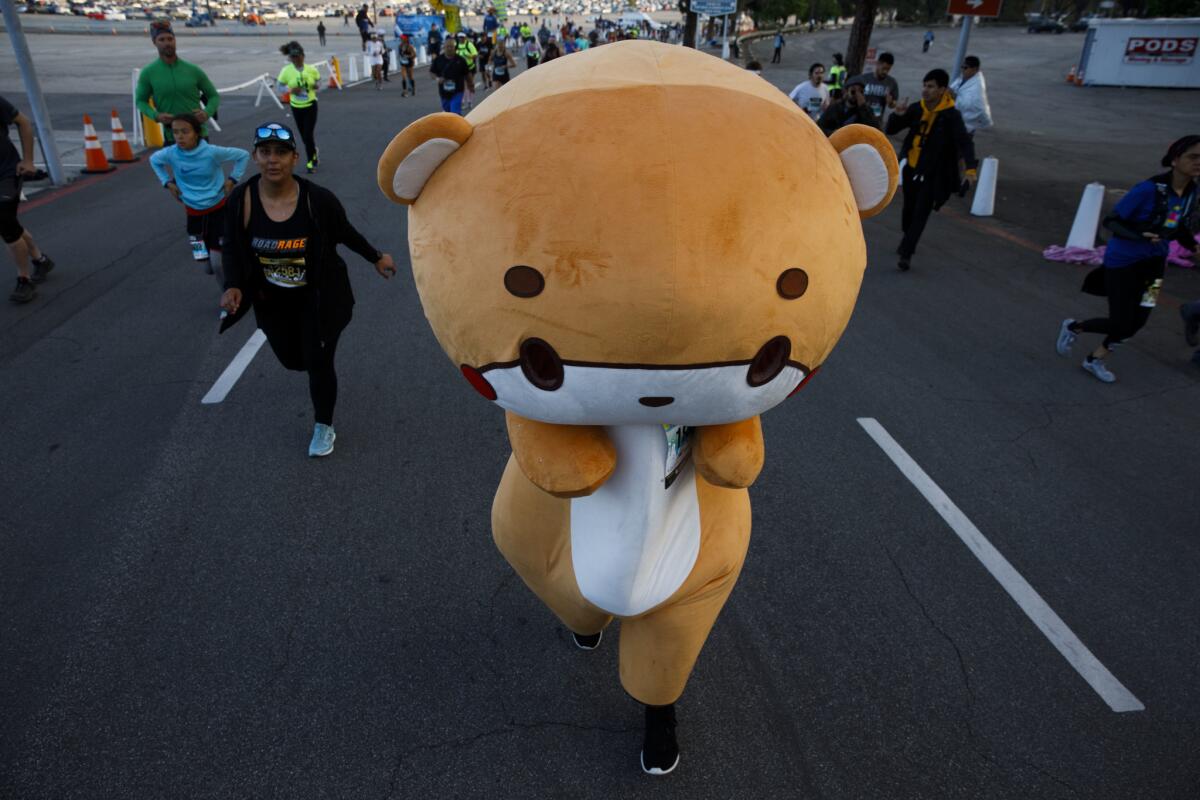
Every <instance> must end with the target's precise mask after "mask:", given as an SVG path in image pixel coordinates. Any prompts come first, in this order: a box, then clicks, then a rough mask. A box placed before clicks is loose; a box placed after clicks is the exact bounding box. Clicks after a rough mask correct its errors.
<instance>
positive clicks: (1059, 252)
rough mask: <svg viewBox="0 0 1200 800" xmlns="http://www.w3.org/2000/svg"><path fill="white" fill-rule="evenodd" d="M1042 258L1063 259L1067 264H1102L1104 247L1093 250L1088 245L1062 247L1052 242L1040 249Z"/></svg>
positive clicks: (1048, 259) (1050, 259)
mask: <svg viewBox="0 0 1200 800" xmlns="http://www.w3.org/2000/svg"><path fill="white" fill-rule="evenodd" d="M1042 258H1044V259H1046V260H1047V261H1065V262H1067V263H1068V264H1103V263H1104V248H1103V247H1097V248H1095V249H1094V250H1093V249H1091V248H1088V247H1062V246H1061V245H1057V244H1052V245H1050V246H1049V247H1047V248H1046V249H1045V250H1043V251H1042Z"/></svg>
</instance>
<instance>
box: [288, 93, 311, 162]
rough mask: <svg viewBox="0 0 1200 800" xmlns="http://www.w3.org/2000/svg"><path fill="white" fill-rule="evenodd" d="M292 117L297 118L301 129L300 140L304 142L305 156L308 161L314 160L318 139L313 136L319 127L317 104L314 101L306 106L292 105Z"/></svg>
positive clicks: (298, 126) (297, 124)
mask: <svg viewBox="0 0 1200 800" xmlns="http://www.w3.org/2000/svg"><path fill="white" fill-rule="evenodd" d="M292 117H293V118H294V119H295V120H296V127H297V128H299V129H300V141H302V142H304V156H305V158H306V159H307V160H308V161H312V160H313V159H314V158H316V156H317V141H316V139H314V138H313V133H314V132H315V131H316V129H317V104H316V103H313V104H312V105H311V106H306V107H305V108H296V107H295V106H292Z"/></svg>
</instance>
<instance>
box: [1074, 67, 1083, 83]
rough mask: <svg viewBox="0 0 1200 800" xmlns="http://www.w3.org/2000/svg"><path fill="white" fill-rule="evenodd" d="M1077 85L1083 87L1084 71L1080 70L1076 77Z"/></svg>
mask: <svg viewBox="0 0 1200 800" xmlns="http://www.w3.org/2000/svg"><path fill="white" fill-rule="evenodd" d="M1075 85H1076V86H1083V70H1080V71H1079V74H1077V75H1076V76H1075Z"/></svg>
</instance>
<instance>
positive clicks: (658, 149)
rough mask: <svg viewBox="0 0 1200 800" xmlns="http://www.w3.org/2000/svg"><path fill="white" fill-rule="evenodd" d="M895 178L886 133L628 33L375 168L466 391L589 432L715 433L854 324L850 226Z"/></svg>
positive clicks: (770, 396)
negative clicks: (823, 124)
mask: <svg viewBox="0 0 1200 800" xmlns="http://www.w3.org/2000/svg"><path fill="white" fill-rule="evenodd" d="M896 176H897V167H896V159H895V156H894V154H893V151H892V148H891V146H890V145H889V144H888V142H887V141H886V139H885V138H884V137H883V135H882V134H881V133H879V132H878V131H876V130H874V129H871V128H867V127H865V126H850V127H848V128H844V129H842V130H840V131H838V132H837V133H836V134H835V135H834V136H833V137H832V138H831V139H828V140H827V139H826V138H825V136H824V135H823V134H822V133H821V131H820V130H819V129H818V128H817V126H816V125H815V124H813V123H812V121H811V120H810V119H809V118H808V117H807V115H805V114H804V113H803V112H802V111H801V110H800V109H798V108H797V107H796V106H795V105H794V104H793V103H792V102H791V101H790V100H788V98H787V97H786V96H784V95H783V94H782V93H780V92H779V91H778V90H777V89H775V88H774V87H773V86H771V85H770V84H768V83H766V82H765V81H763V80H762V79H761V78H760V77H758V76H756V75H753V74H751V73H749V72H747V71H745V70H741V69H737V68H736V67H734V66H732V65H730V64H726V63H724V62H722V61H720V60H718V59H716V58H713V57H712V56H707V55H704V54H701V53H698V52H696V51H695V50H693V49H690V48H685V47H678V46H670V45H663V44H658V43H653V42H637V41H634V42H624V43H619V44H615V45H604V46H601V47H598V48H595V49H590V50H586V51H583V52H581V53H576V54H572V55H571V57H570V58H563V59H561V60H555V61H552V62H548V63H546V64H544V65H542V66H540V67H538V68H537V69H534V70H530V71H529V72H527V73H525V74H522V75H521V76H520V78H518V79H517V80H515V81H513V82H511V83H509V84H507V85H505V86H503V87H501V88H500V89H499V90H498V91H496V93H495V94H493V95H492V96H490V97H488V98H487V100H485V101H484V102H483V103H481V104H480V105H479V106H478V107H477V108H476V109H474V110H473V111H472V112H471V113H470V114H469V115H468V116H467V117H466V118H463V117H459V116H457V115H453V114H446V113H439V114H432V115H430V116H427V117H424V118H422V119H420V120H417V121H416V122H414V123H413V124H411V125H409V126H408V127H407V128H405V129H404V130H403V131H402V132H401V133H400V134H399V135H397V136H396V137H395V139H393V140H392V142H391V144H389V145H388V147H387V150H386V151H385V152H384V154H383V157H382V158H381V159H380V161H379V168H378V180H379V186H380V188H381V189H382V190H383V192H384V194H386V195H387V196H388V197H389V198H391V199H392V200H394V201H395V202H398V203H403V204H406V205H408V206H410V208H409V218H408V222H409V244H410V248H411V255H412V265H413V271H414V273H415V276H416V284H417V289H418V291H419V293H420V296H421V303H422V305H423V306H424V308H425V313H426V315H427V316H428V318H429V322H430V324H431V325H432V326H433V331H434V334H435V335H436V336H437V338H438V341H439V342H440V343H441V345H442V347H443V348H444V349H445V351H446V353H447V354H448V355H449V356H450V358H451V359H452V360H453V361H454V362H455V363H456V364H457V365H458V366H460V367H461V369H462V370H463V372H464V374H465V375H466V376H467V378H468V380H470V382H471V384H472V385H473V386H474V387H475V388H476V389H477V390H478V391H479V392H480V393H481V394H483V395H484V396H485V397H487V398H488V399H491V400H494V401H495V402H496V403H498V404H499V405H501V406H502V407H504V408H506V409H509V410H512V411H514V412H516V413H518V414H521V415H522V416H525V417H529V418H532V419H537V420H543V421H546V422H555V423H568V424H593V425H594V424H600V425H613V424H626V423H635V422H657V421H663V420H664V418H669V419H670V420H671V421H672V422H675V423H679V424H685V425H708V424H713V423H717V422H730V421H734V420H738V419H744V418H747V417H751V416H754V415H756V414H759V413H761V412H763V411H766V410H767V409H769V408H771V407H772V406H774V405H776V404H778V403H779V402H781V401H782V400H783V399H785V398H786V397H787V396H788V395H789V394H790V393H791V392H792V391H793V390H794V389H795V388H796V387H797V386H798V385H799V384H800V383H801V382H802V381H803V380H804V379H805V378H806V377H808V376H809V375H810V374H811V373H812V371H813V370H815V369H816V368H817V367H818V366H819V365H820V364H821V363H822V362H823V361H824V360H825V358H826V357H827V356H828V355H829V352H830V351H831V350H832V349H833V346H834V344H835V343H836V342H837V340H838V338H839V337H840V336H841V334H842V331H843V329H844V328H845V327H846V324H847V322H848V320H849V318H850V313H851V311H852V310H853V308H854V303H855V300H856V298H857V296H858V290H859V285H860V283H861V281H862V276H863V270H864V269H865V267H866V263H867V254H866V245H865V243H864V241H863V235H862V229H861V226H860V223H859V218H860V217H867V216H871V215H872V214H875V213H878V212H879V211H881V210H882V209H883V208H884V206H886V205H887V203H888V201H889V200H890V199H891V196H892V193H893V192H894V190H895V185H896ZM667 398H670V400H671V402H670V403H669V406H668V407H666V408H664V407H663V405H664V403H665V400H666V399H667Z"/></svg>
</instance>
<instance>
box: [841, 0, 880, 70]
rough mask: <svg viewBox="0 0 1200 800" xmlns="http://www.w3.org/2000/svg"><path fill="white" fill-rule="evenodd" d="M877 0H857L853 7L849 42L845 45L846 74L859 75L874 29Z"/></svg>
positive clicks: (877, 6) (877, 7)
mask: <svg viewBox="0 0 1200 800" xmlns="http://www.w3.org/2000/svg"><path fill="white" fill-rule="evenodd" d="M878 11H879V0H858V2H857V4H856V5H855V9H854V24H853V25H852V26H851V27H850V42H849V43H848V44H847V45H846V74H847V75H860V74H862V71H863V62H865V61H866V60H867V46H868V45H870V43H871V31H873V30H874V29H875V14H876V13H877V12H878Z"/></svg>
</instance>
